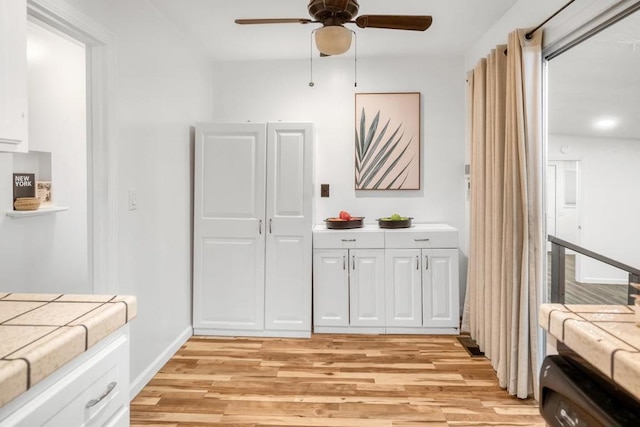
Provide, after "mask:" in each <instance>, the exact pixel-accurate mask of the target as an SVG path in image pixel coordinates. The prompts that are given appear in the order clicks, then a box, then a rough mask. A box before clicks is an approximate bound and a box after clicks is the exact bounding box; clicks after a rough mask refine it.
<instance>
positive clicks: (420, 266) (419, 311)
mask: <svg viewBox="0 0 640 427" xmlns="http://www.w3.org/2000/svg"><path fill="white" fill-rule="evenodd" d="M457 257H458V251H457V249H388V250H387V251H386V263H385V264H386V283H387V288H386V296H387V297H386V303H387V305H386V313H387V326H389V327H428V328H432V327H435V328H438V327H443V328H447V327H457V324H458V322H459V319H458V312H459V310H456V309H455V307H456V304H458V293H457V292H456V290H457V287H458V283H457V279H456V278H457V277H458V273H457V269H458V263H457Z"/></svg>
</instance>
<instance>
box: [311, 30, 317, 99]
mask: <svg viewBox="0 0 640 427" xmlns="http://www.w3.org/2000/svg"><path fill="white" fill-rule="evenodd" d="M316 31H317V30H313V31H312V32H311V43H309V87H314V86H315V83H313V35H314V34H315V32H316Z"/></svg>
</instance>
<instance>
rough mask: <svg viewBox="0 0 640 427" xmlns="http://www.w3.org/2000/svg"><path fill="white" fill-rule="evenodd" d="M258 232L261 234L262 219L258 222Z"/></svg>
mask: <svg viewBox="0 0 640 427" xmlns="http://www.w3.org/2000/svg"><path fill="white" fill-rule="evenodd" d="M258 233H260V234H262V220H260V221H259V222H258Z"/></svg>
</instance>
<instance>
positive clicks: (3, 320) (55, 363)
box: [0, 293, 137, 407]
mask: <svg viewBox="0 0 640 427" xmlns="http://www.w3.org/2000/svg"><path fill="white" fill-rule="evenodd" d="M136 314H137V301H136V298H135V297H133V296H123V295H115V296H114V295H70V294H67V295H64V294H6V293H0V407H2V406H3V405H4V404H6V403H7V402H9V401H10V400H12V399H14V398H15V397H17V396H19V395H20V394H22V393H23V392H25V391H26V390H28V389H29V388H31V387H32V386H34V385H35V384H37V383H38V382H40V381H41V380H42V379H44V378H45V377H46V376H47V375H49V374H51V373H53V372H54V371H55V370H57V369H58V368H60V367H61V366H62V365H64V364H65V363H67V362H69V361H71V360H72V359H73V358H74V357H76V356H78V355H80V354H82V353H83V352H85V351H86V350H87V349H89V348H90V347H91V346H93V345H94V344H96V343H97V342H98V341H100V340H101V339H103V338H105V337H106V336H107V335H109V334H110V333H112V332H114V331H115V330H117V329H118V328H120V327H121V326H123V325H124V324H126V323H128V322H129V321H131V319H133V318H134V317H136Z"/></svg>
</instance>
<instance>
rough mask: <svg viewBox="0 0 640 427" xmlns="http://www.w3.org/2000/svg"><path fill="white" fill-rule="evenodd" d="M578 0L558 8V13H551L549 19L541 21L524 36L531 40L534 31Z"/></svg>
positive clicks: (572, 0)
mask: <svg viewBox="0 0 640 427" xmlns="http://www.w3.org/2000/svg"><path fill="white" fill-rule="evenodd" d="M574 1H576V0H571V1H570V2H568V3H567V4H565V5H564V6H562V7H561V8H560V9H558V10H557V11H556V13H554V14H553V15H551V16H550V17H548V18H547V19H545V20H544V21H542V23H540V24H539V25H538V26H537V27H535V28H534V29H533V30H531V31H529V32H528V33H527V34H525V35H524V37H525V38H526V39H527V40H531V38H532V37H533V33H535V32H536V31H538V30H539V29H540V28H542V26H544V24H546V23H547V22H549V21H551V20H552V19H553V18H555V17H556V16H557V15H558V14H559V13H560V12H562V11H563V10H565V9H566V8H567V6H569V5H570V4H571V3H573V2H574Z"/></svg>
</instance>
